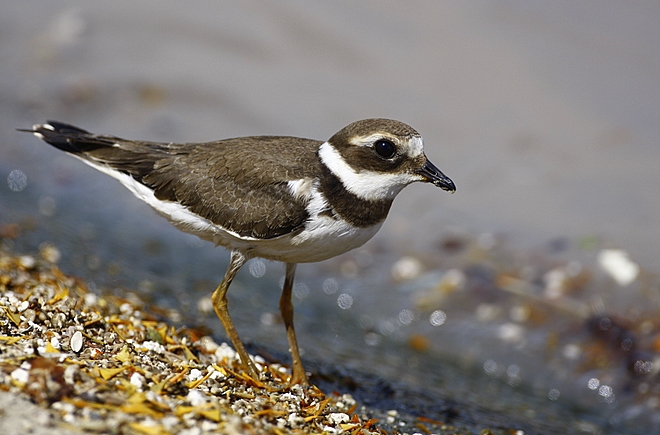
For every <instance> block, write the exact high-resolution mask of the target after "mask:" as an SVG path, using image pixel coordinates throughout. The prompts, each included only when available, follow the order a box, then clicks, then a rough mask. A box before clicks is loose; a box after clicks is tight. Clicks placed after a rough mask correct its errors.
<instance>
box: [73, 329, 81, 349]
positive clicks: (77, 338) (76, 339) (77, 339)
mask: <svg viewBox="0 0 660 435" xmlns="http://www.w3.org/2000/svg"><path fill="white" fill-rule="evenodd" d="M82 346H83V335H82V333H81V332H80V331H76V332H75V333H74V334H73V336H72V337H71V350H72V351H74V352H76V353H78V352H80V349H82Z"/></svg>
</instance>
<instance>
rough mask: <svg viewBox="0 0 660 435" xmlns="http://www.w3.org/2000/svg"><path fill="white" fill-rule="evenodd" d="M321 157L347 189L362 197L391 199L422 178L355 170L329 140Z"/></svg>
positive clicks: (413, 175)
mask: <svg viewBox="0 0 660 435" xmlns="http://www.w3.org/2000/svg"><path fill="white" fill-rule="evenodd" d="M319 157H320V158H321V162H322V163H323V164H324V165H326V166H327V167H328V169H330V171H331V172H332V173H333V174H335V176H337V178H339V180H340V181H341V182H342V184H343V185H344V187H345V188H346V190H348V191H349V192H351V193H352V194H354V195H355V196H357V197H358V198H361V199H367V200H371V201H382V200H391V199H394V197H395V196H396V195H397V194H398V193H399V192H400V191H401V189H403V188H404V187H406V186H407V185H408V184H410V183H413V182H415V181H420V180H422V177H420V176H419V175H417V174H411V173H407V172H393V173H387V172H375V171H368V170H355V169H354V168H353V167H352V166H351V165H349V164H348V163H347V162H346V160H344V158H343V157H342V156H341V154H339V152H338V151H337V150H336V149H335V148H334V147H333V146H332V145H331V144H330V143H329V142H325V143H324V144H323V145H321V147H320V148H319Z"/></svg>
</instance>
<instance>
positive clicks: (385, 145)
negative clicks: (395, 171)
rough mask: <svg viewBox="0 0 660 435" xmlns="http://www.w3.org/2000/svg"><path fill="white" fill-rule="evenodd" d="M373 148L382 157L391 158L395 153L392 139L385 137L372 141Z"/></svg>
mask: <svg viewBox="0 0 660 435" xmlns="http://www.w3.org/2000/svg"><path fill="white" fill-rule="evenodd" d="M374 150H375V151H376V154H378V155H379V156H381V157H382V158H384V159H391V158H392V157H394V155H395V154H396V146H394V144H393V143H392V141H390V140H387V139H380V140H377V141H376V142H375V143H374Z"/></svg>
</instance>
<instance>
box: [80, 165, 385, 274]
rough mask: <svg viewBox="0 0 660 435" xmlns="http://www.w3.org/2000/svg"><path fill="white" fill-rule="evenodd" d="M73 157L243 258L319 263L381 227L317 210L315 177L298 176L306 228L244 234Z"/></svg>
mask: <svg viewBox="0 0 660 435" xmlns="http://www.w3.org/2000/svg"><path fill="white" fill-rule="evenodd" d="M74 157H77V158H79V159H80V160H82V161H83V162H85V163H86V164H88V165H90V166H92V167H93V168H95V169H98V170H99V171H101V172H103V173H105V174H107V175H110V176H111V177H113V178H115V179H116V180H118V181H119V182H120V183H121V184H123V185H124V186H125V187H126V188H127V189H128V190H130V191H131V192H132V193H133V194H134V195H135V196H137V197H138V198H139V199H141V200H142V201H144V202H146V203H147V204H149V205H150V206H151V207H152V208H154V209H155V210H156V211H157V212H158V213H159V214H161V215H162V216H164V217H165V218H167V219H168V220H169V221H170V222H171V223H172V224H173V225H175V226H176V227H177V228H179V229H181V230H182V231H185V232H188V233H191V234H195V235H197V236H198V237H200V238H202V239H204V240H208V241H210V242H213V243H215V244H216V245H220V246H224V247H225V248H227V249H231V250H237V251H240V252H243V253H244V254H245V255H247V256H248V257H262V258H266V259H269V260H277V261H284V262H289V263H307V262H315V261H321V260H325V259H328V258H331V257H334V256H336V255H339V254H342V253H344V252H347V251H349V250H351V249H354V248H357V247H359V246H362V245H363V244H364V243H365V242H367V241H368V240H369V239H371V238H372V237H373V236H374V234H376V232H377V231H378V229H379V228H380V224H378V225H376V226H374V227H371V228H357V227H354V226H353V225H351V224H349V223H348V222H346V221H344V220H342V219H336V218H335V217H333V216H328V214H327V213H322V212H323V211H326V210H327V209H328V203H327V201H326V199H325V198H324V197H323V194H322V193H321V192H320V191H319V189H318V181H313V180H311V179H301V180H295V181H290V182H289V183H288V185H289V189H291V193H292V194H293V195H296V196H298V197H300V198H301V199H303V201H305V202H307V206H306V211H307V213H308V216H309V217H308V220H307V222H306V223H305V228H304V229H303V230H302V231H300V232H296V233H292V234H285V235H282V236H280V237H275V238H271V239H257V238H253V237H244V236H241V235H239V234H237V233H235V232H233V231H231V230H228V229H226V228H224V227H222V226H220V225H217V224H214V223H213V222H211V221H209V220H208V219H205V218H203V217H201V216H199V215H197V214H195V213H193V212H191V211H190V210H188V209H187V208H186V207H184V206H182V205H181V204H179V203H177V202H173V201H162V200H160V199H158V198H156V196H155V195H154V192H153V190H152V189H151V188H149V187H147V186H145V185H144V184H142V183H140V182H138V181H137V180H135V179H134V178H133V177H131V176H130V175H127V174H124V173H122V172H119V171H116V170H114V169H111V168H109V167H107V166H105V165H102V164H98V163H95V162H92V161H89V160H86V159H83V158H81V157H78V156H75V155H74Z"/></svg>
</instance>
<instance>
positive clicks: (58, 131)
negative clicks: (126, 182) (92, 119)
mask: <svg viewBox="0 0 660 435" xmlns="http://www.w3.org/2000/svg"><path fill="white" fill-rule="evenodd" d="M18 131H25V132H28V133H33V134H34V135H35V136H37V137H38V138H39V139H41V140H43V141H44V142H47V143H49V144H50V145H52V146H54V147H55V148H58V149H60V150H62V151H66V152H68V153H72V154H80V153H83V152H87V151H92V150H95V149H98V148H103V147H108V146H112V143H111V142H109V141H108V140H107V138H100V137H98V136H96V135H94V134H92V133H90V132H88V131H87V130H83V129H82V128H78V127H75V126H73V125H70V124H65V123H63V122H58V121H47V122H46V123H45V124H35V125H34V126H32V130H28V129H19V130H18Z"/></svg>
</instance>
